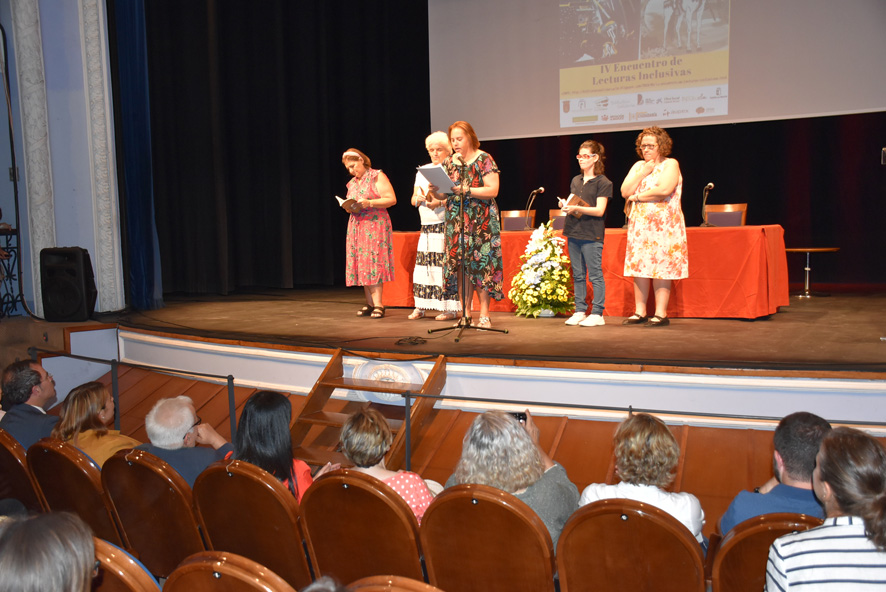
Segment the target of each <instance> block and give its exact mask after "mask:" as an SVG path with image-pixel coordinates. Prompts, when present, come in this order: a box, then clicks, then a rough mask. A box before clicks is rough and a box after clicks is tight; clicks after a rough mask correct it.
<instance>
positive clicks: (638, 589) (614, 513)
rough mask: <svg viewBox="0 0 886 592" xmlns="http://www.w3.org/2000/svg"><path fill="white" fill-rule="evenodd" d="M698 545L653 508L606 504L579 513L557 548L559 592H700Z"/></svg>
mask: <svg viewBox="0 0 886 592" xmlns="http://www.w3.org/2000/svg"><path fill="white" fill-rule="evenodd" d="M703 555H704V554H703V552H702V550H701V545H699V544H698V541H697V540H695V537H694V536H692V533H691V532H689V529H687V528H686V527H685V526H683V524H681V523H680V522H679V521H678V520H677V519H676V518H674V517H673V516H671V515H670V514H668V513H666V512H664V511H662V510H659V509H658V508H656V507H655V506H651V505H649V504H644V503H641V502H635V501H633V500H625V499H609V500H602V501H598V502H594V503H592V504H588V505H587V506H582V507H581V508H579V509H578V510H577V511H576V512H575V514H573V515H572V517H571V518H570V519H569V520H568V521H567V522H566V525H565V526H564V527H563V532H562V533H561V534H560V540H559V541H558V543H557V567H558V570H559V577H560V590H561V591H562V592H582V591H585V590H587V591H591V590H593V591H595V592H607V591H610V590H611V591H616V590H618V591H623V590H632V591H635V592H653V591H655V592H671V591H673V592H693V591H695V592H704V589H705V578H704V556H703Z"/></svg>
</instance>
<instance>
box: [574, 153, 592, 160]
mask: <svg viewBox="0 0 886 592" xmlns="http://www.w3.org/2000/svg"><path fill="white" fill-rule="evenodd" d="M592 156H593V154H576V155H575V158H577V159H579V160H586V159H588V158H590V157H592Z"/></svg>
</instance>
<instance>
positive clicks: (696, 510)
mask: <svg viewBox="0 0 886 592" xmlns="http://www.w3.org/2000/svg"><path fill="white" fill-rule="evenodd" d="M679 459H680V447H679V446H678V445H677V440H676V439H675V438H674V436H673V434H671V431H670V430H669V429H668V426H666V425H665V423H664V422H663V421H662V420H660V419H658V418H657V417H654V416H652V415H649V414H648V413H634V414H632V415H630V416H629V417H628V418H627V419H626V420H624V421H623V422H622V423H621V425H619V426H618V430H616V432H615V470H616V472H617V473H618V477H619V479H621V482H620V483H618V484H617V485H607V484H605V483H592V484H591V485H588V486H587V487H586V488H585V490H584V491H583V492H582V494H581V500H580V501H579V505H580V506H584V505H587V504H590V503H592V502H596V501H598V500H603V499H611V498H619V499H630V500H635V501H638V502H643V503H646V504H650V505H653V506H655V507H657V508H659V509H661V510H664V511H665V512H667V513H668V514H670V515H671V516H673V517H674V518H676V519H677V520H679V521H680V522H682V523H683V524H684V525H685V526H686V528H688V529H689V531H690V532H691V533H692V536H694V537H695V538H696V539H697V540H698V542H699V543H700V544H701V545H702V546H706V542H705V540H704V537H703V536H702V534H701V529H702V526H703V525H704V512H703V511H702V509H701V503H699V501H698V498H696V497H695V496H694V495H692V494H691V493H673V492H670V491H665V487H667V486H668V485H670V484H671V482H672V481H673V480H674V470H675V469H676V468H677V462H678V461H679Z"/></svg>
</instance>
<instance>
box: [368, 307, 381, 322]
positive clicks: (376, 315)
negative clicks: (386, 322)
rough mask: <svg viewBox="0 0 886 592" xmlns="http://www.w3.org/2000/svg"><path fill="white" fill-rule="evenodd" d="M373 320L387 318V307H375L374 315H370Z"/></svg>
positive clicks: (373, 308)
mask: <svg viewBox="0 0 886 592" xmlns="http://www.w3.org/2000/svg"><path fill="white" fill-rule="evenodd" d="M369 316H370V317H371V318H373V319H380V318H382V317H384V316H385V307H384V306H373V307H372V314H370V315H369Z"/></svg>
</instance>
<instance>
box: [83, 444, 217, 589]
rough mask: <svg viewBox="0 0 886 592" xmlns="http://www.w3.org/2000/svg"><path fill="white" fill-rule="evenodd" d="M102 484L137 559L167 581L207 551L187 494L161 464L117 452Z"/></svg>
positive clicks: (179, 480) (108, 463)
mask: <svg viewBox="0 0 886 592" xmlns="http://www.w3.org/2000/svg"><path fill="white" fill-rule="evenodd" d="M101 478H102V484H103V485H104V489H105V491H106V492H107V494H108V497H109V498H110V500H111V503H112V504H113V506H114V510H115V512H116V514H117V517H118V518H119V520H120V525H121V526H122V527H123V531H124V532H125V533H126V537H127V539H128V540H129V544H130V545H131V547H132V549H133V550H134V551H135V552H136V553H137V554H138V557H139V559H140V560H141V562H142V563H144V564H145V565H146V566H147V568H148V569H149V570H150V571H151V573H153V574H154V575H155V576H158V577H161V578H165V577H168V576H169V574H171V573H172V571H173V570H174V569H175V568H176V567H177V566H178V564H179V563H181V562H182V561H183V560H184V559H185V558H186V557H188V556H189V555H193V554H194V553H199V552H200V551H204V550H206V546H205V545H204V543H203V537H202V535H201V533H200V530H201V529H200V525H199V523H198V522H197V518H196V515H195V514H194V500H193V496H192V494H191V488H190V486H189V485H188V483H187V482H186V481H185V480H184V478H183V477H182V476H181V475H179V474H178V472H177V471H176V470H175V469H173V468H172V467H171V466H169V465H168V464H167V463H166V462H165V461H163V460H161V459H159V458H157V457H156V456H154V455H153V454H151V453H149V452H145V451H144V450H121V451H120V452H118V453H117V454H115V455H114V456H112V457H111V458H109V459H108V460H107V461H105V464H104V466H103V467H102V472H101Z"/></svg>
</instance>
